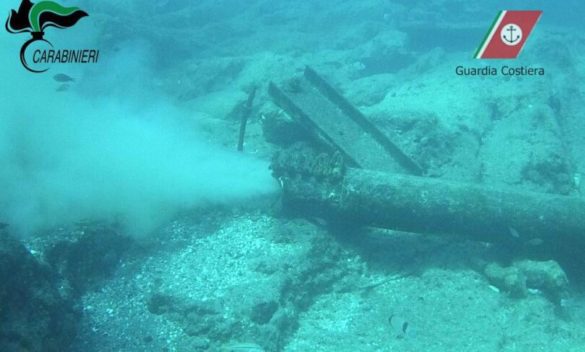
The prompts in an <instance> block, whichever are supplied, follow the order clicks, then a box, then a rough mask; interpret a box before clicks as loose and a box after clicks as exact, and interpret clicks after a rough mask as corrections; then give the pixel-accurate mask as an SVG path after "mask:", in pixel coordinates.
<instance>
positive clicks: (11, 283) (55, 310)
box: [0, 230, 80, 352]
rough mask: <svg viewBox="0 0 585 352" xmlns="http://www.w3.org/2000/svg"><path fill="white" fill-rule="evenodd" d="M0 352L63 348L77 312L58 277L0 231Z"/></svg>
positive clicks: (72, 331) (69, 339)
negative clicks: (61, 286)
mask: <svg viewBox="0 0 585 352" xmlns="http://www.w3.org/2000/svg"><path fill="white" fill-rule="evenodd" d="M0 282H2V285H0V321H1V322H2V323H1V324H0V351H3V352H12V351H19V352H20V351H28V352H53V351H55V352H57V351H65V350H67V347H68V346H69V345H70V343H71V342H72V340H73V338H74V337H75V335H76V332H77V328H76V323H77V321H78V320H79V318H80V313H79V312H78V311H77V310H76V309H75V307H74V302H73V301H72V300H71V298H70V297H66V296H65V295H64V294H63V293H62V292H61V291H60V290H59V286H60V280H59V278H58V276H57V275H55V274H54V273H53V272H51V270H50V269H49V268H48V267H46V266H44V265H42V264H40V263H39V262H38V261H37V260H36V259H35V258H34V257H33V255H32V254H31V253H30V252H29V251H28V250H27V249H26V248H25V247H24V246H23V245H22V244H21V243H20V242H19V241H18V240H16V239H14V238H12V237H10V236H9V235H8V234H7V233H6V231H1V230H0Z"/></svg>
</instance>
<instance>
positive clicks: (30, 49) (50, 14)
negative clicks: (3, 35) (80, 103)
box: [6, 0, 99, 73]
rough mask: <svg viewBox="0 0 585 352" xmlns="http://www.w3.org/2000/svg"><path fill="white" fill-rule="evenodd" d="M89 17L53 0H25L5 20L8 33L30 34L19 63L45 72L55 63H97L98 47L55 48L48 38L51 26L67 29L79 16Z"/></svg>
mask: <svg viewBox="0 0 585 352" xmlns="http://www.w3.org/2000/svg"><path fill="white" fill-rule="evenodd" d="M87 16H89V15H88V14H87V12H85V11H83V10H81V9H80V8H78V7H65V6H62V5H60V4H58V3H56V2H54V1H39V2H37V3H32V2H31V1H30V0H22V2H21V4H20V7H19V8H18V10H11V11H10V14H9V16H8V19H7V20H6V30H7V31H8V32H9V33H13V34H19V33H30V35H31V38H29V39H28V40H27V41H26V42H25V43H24V44H23V45H22V47H21V48H20V62H21V63H22V65H23V66H24V68H26V69H27V70H29V71H31V72H35V73H40V72H45V71H47V70H48V69H49V67H50V66H51V65H53V64H71V63H96V62H97V61H98V58H99V50H95V49H54V48H53V44H52V43H51V42H50V41H48V40H47V39H46V38H45V31H46V29H47V28H49V27H55V28H60V29H66V28H70V27H73V26H74V25H75V24H76V23H77V22H78V21H79V20H80V19H82V18H84V17H87Z"/></svg>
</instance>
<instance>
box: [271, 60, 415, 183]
mask: <svg viewBox="0 0 585 352" xmlns="http://www.w3.org/2000/svg"><path fill="white" fill-rule="evenodd" d="M287 84H288V85H286V86H285V87H284V88H283V89H280V88H279V87H278V86H277V85H276V84H274V83H272V82H271V83H270V85H269V87H268V93H269V94H270V96H271V97H272V100H273V101H274V102H275V103H276V105H278V106H279V107H280V108H282V109H283V110H284V111H286V112H287V113H288V114H289V116H290V117H291V118H293V119H294V120H295V121H297V122H298V123H299V124H301V125H302V126H303V127H304V128H305V129H306V130H307V132H308V134H310V135H313V136H314V137H315V138H314V139H315V140H316V141H318V142H320V143H323V144H324V145H326V146H327V147H329V149H330V150H331V152H333V151H338V152H340V153H341V154H342V155H343V157H344V159H345V161H346V163H347V164H348V165H352V166H356V167H363V168H366V169H372V170H384V171H396V172H404V173H410V174H413V175H422V174H423V173H424V172H423V170H422V168H421V167H420V165H418V163H417V162H416V161H415V160H413V159H412V158H411V157H410V156H408V155H407V154H406V153H404V152H403V151H402V150H401V149H400V148H399V147H398V145H396V144H395V143H394V142H392V141H391V140H390V139H389V138H388V137H387V136H386V135H385V134H384V133H382V132H381V131H380V130H379V129H378V127H376V126H375V125H374V124H373V123H372V122H371V121H370V120H369V119H368V118H366V117H365V116H364V115H363V114H362V113H361V112H360V111H359V110H358V109H357V108H356V107H354V106H353V105H352V104H351V103H350V102H349V101H348V100H347V99H345V98H344V97H343V96H342V95H341V94H339V93H338V92H337V91H336V90H335V88H333V87H332V86H331V85H329V83H327V82H326V81H325V80H324V79H323V78H322V77H320V76H319V75H318V74H317V72H316V71H314V70H313V69H311V68H310V67H308V66H307V67H306V68H305V71H304V74H303V76H302V77H298V78H294V79H292V80H290V81H288V83H287Z"/></svg>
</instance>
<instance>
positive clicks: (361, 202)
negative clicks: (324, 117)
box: [280, 169, 585, 244]
mask: <svg viewBox="0 0 585 352" xmlns="http://www.w3.org/2000/svg"><path fill="white" fill-rule="evenodd" d="M280 179H281V181H282V185H283V203H284V206H285V207H286V209H287V210H290V211H293V212H297V213H302V214H305V215H308V216H320V217H323V218H326V219H328V220H330V221H342V222H344V223H350V224H354V225H358V226H360V225H363V226H375V227H383V228H390V229H396V230H402V231H408V232H418V233H439V234H442V233H445V234H458V235H463V236H465V237H466V238H468V239H473V240H481V241H488V242H498V241H507V240H511V239H513V238H514V237H519V238H520V239H521V240H522V241H530V240H535V239H538V240H542V241H544V243H547V244H561V243H562V242H565V243H572V242H582V241H584V240H585V201H584V200H583V199H582V198H577V197H568V196H559V195H551V194H544V193H535V192H524V191H520V190H516V189H513V188H501V187H490V186H484V185H477V184H469V183H458V182H449V181H444V180H439V179H433V178H425V177H418V176H409V175H400V174H391V173H384V172H378V171H371V170H363V169H347V171H346V172H345V174H344V175H343V177H342V178H341V179H340V180H339V181H337V182H329V181H327V180H321V181H319V178H315V177H281V178H280ZM567 241H571V242H567Z"/></svg>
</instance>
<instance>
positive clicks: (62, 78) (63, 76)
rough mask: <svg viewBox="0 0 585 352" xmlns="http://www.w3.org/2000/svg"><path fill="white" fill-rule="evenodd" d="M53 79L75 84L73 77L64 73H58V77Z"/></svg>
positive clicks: (55, 76)
mask: <svg viewBox="0 0 585 352" xmlns="http://www.w3.org/2000/svg"><path fill="white" fill-rule="evenodd" d="M53 79H54V80H55V81H57V82H74V81H75V80H74V79H73V77H71V76H68V75H66V74H64V73H57V74H56V75H54V76H53Z"/></svg>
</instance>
